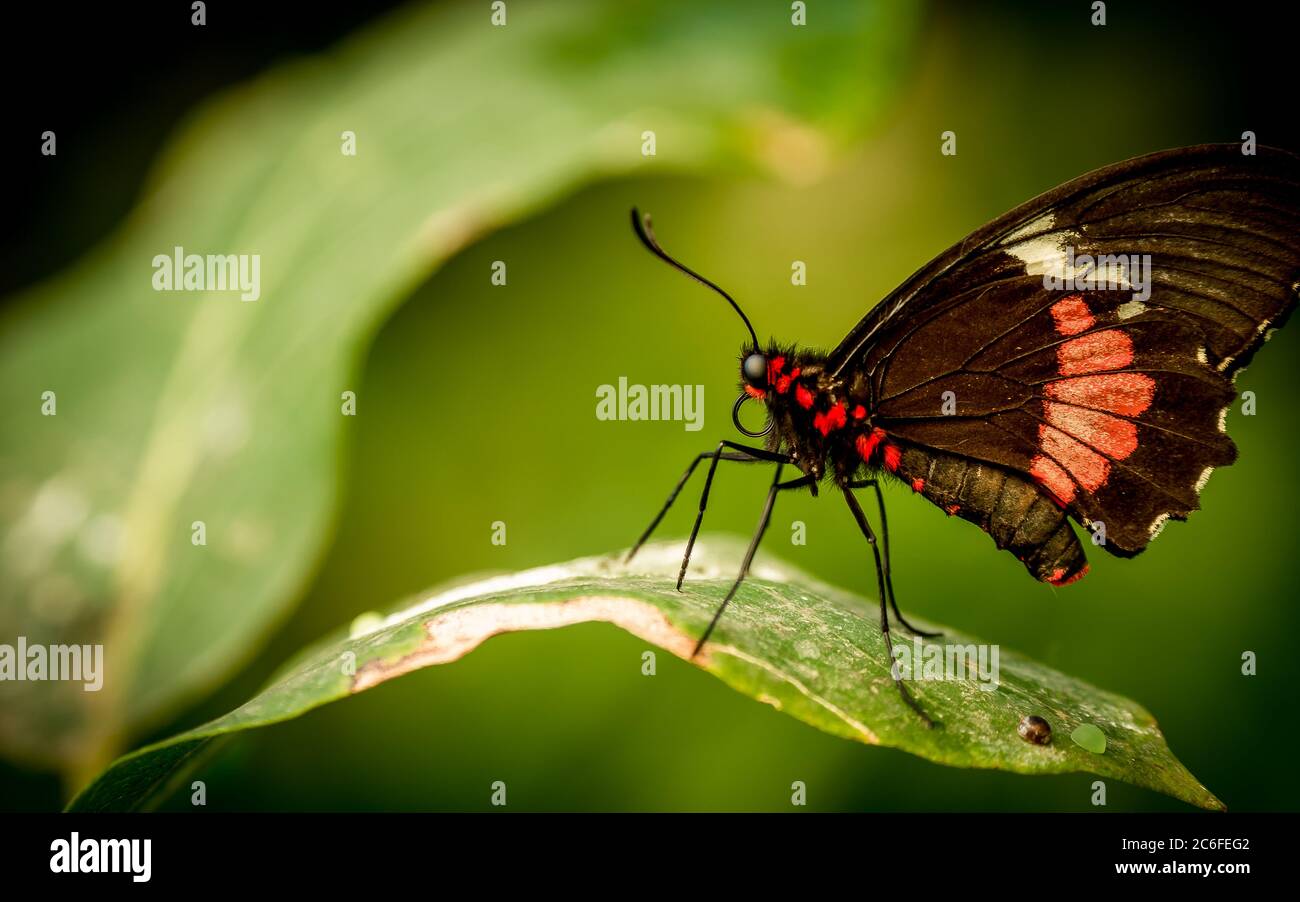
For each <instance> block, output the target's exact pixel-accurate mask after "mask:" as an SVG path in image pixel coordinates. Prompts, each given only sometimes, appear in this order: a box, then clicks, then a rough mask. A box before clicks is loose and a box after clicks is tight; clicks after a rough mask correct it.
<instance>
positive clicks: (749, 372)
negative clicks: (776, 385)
mask: <svg viewBox="0 0 1300 902" xmlns="http://www.w3.org/2000/svg"><path fill="white" fill-rule="evenodd" d="M740 372H741V374H742V375H743V376H744V377H745V381H746V382H748V383H749V384H750V385H752V386H754V387H755V388H757V387H759V386H762V385H764V384H765V382H766V380H767V358H766V357H764V356H763V355H762V354H750V355H749V356H748V357H746V358H745V363H744V365H743V366H741V368H740Z"/></svg>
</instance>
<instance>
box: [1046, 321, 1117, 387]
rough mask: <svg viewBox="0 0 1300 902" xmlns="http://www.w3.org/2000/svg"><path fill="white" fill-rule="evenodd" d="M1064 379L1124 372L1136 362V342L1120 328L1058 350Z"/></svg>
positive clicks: (1073, 340) (1075, 340) (1081, 338)
mask: <svg viewBox="0 0 1300 902" xmlns="http://www.w3.org/2000/svg"><path fill="white" fill-rule="evenodd" d="M1056 359H1057V361H1058V362H1059V363H1060V366H1061V375H1062V376H1080V375H1084V374H1086V373H1100V372H1102V371H1104V370H1118V369H1123V368H1124V367H1126V366H1128V365H1129V364H1130V363H1132V362H1133V339H1131V338H1129V337H1128V333H1126V332H1123V331H1121V330H1119V329H1106V330H1104V331H1101V332H1089V333H1088V334H1087V335H1080V336H1079V337H1078V338H1071V339H1070V340H1069V341H1067V342H1065V343H1064V344H1063V345H1061V346H1060V347H1059V348H1057V349H1056Z"/></svg>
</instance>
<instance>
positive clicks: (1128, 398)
mask: <svg viewBox="0 0 1300 902" xmlns="http://www.w3.org/2000/svg"><path fill="white" fill-rule="evenodd" d="M1155 393H1156V381H1155V380H1154V379H1152V378H1151V377H1150V376H1148V375H1147V374H1146V373H1106V374H1104V375H1097V376H1075V377H1074V378H1073V379H1062V380H1061V381H1059V382H1049V383H1048V384H1047V395H1048V397H1051V398H1055V399H1056V400H1058V401H1065V402H1067V403H1069V404H1078V405H1081V406H1083V407H1091V408H1094V409H1095V410H1109V411H1110V412H1111V413H1118V414H1120V415H1121V416H1126V417H1135V416H1137V415H1138V414H1140V413H1143V412H1145V411H1146V409H1147V408H1148V407H1150V406H1151V399H1152V398H1153V397H1154V396H1155Z"/></svg>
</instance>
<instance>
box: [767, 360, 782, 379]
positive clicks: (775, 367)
mask: <svg viewBox="0 0 1300 902" xmlns="http://www.w3.org/2000/svg"><path fill="white" fill-rule="evenodd" d="M783 369H785V357H782V356H777V357H773V358H772V359H771V360H769V361H768V362H767V384H768V385H776V384H777V380H778V379H779V378H780V376H781V370H783Z"/></svg>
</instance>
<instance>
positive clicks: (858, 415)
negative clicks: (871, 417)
mask: <svg viewBox="0 0 1300 902" xmlns="http://www.w3.org/2000/svg"><path fill="white" fill-rule="evenodd" d="M866 416H867V409H866V408H865V407H863V406H862V405H861V404H859V405H858V406H857V407H855V408H853V419H855V420H861V419H865V418H866Z"/></svg>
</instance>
